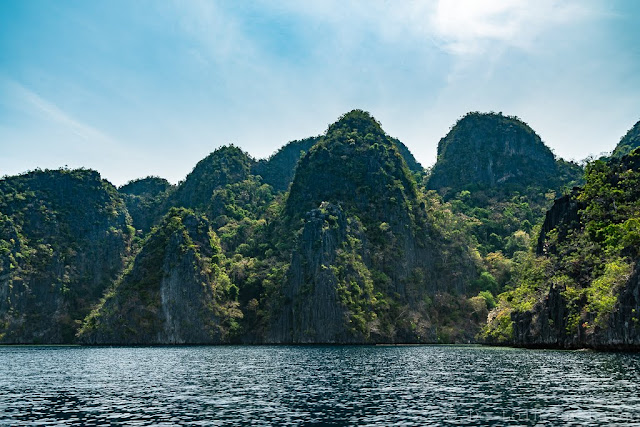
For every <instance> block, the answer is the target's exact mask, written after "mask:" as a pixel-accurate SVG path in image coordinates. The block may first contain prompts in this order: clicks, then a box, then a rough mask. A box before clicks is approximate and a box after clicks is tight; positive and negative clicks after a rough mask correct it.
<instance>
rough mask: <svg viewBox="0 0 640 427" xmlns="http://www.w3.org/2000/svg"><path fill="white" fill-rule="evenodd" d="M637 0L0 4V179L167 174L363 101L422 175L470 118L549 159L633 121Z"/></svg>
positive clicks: (602, 147) (638, 110) (118, 180)
mask: <svg viewBox="0 0 640 427" xmlns="http://www.w3.org/2000/svg"><path fill="white" fill-rule="evenodd" d="M638 22H640V1H633V0H628V1H596V0H592V1H591V0H581V1H571V0H567V1H556V0H537V1H535V2H533V1H527V0H502V1H498V0H495V1H494V0H485V1H477V0H440V1H436V0H434V1H424V2H420V1H409V0H407V1H375V0H367V1H352V2H346V1H344V0H342V1H334V0H322V1H315V2H314V1H304V2H301V1H269V2H267V1H252V2H238V1H231V0H228V1H186V0H185V1H169V0H167V1H155V0H153V1H147V0H136V1H118V0H109V1H107V0H95V1H81V0H77V1H61V0H58V1H53V0H51V1H38V0H16V1H13V0H3V1H1V2H0V175H4V174H8V175H12V174H16V173H20V172H24V171H26V170H30V169H34V168H36V167H42V168H56V167H61V166H65V165H67V166H68V167H82V166H84V167H89V168H93V169H96V170H98V171H100V172H101V174H102V175H103V177H105V178H107V179H109V180H110V181H112V182H113V183H115V184H117V185H121V184H123V183H125V182H127V181H128V180H130V179H133V178H138V177H143V176H147V175H158V176H162V177H165V178H167V179H169V180H170V181H172V182H174V183H175V182H177V181H179V180H181V179H183V178H184V177H185V176H186V174H187V173H188V172H189V171H190V170H191V169H192V168H193V166H194V165H195V164H196V162H197V161H198V160H200V159H201V158H203V157H204V156H206V155H207V154H208V153H209V152H211V151H213V150H214V149H215V148H217V147H219V146H221V145H224V144H228V143H234V144H236V145H238V146H240V147H242V148H243V149H244V150H246V151H248V152H249V153H250V154H251V155H253V156H255V157H258V158H260V157H266V156H268V155H269V154H271V153H272V152H274V151H275V150H277V149H278V148H279V147H280V146H282V145H283V144H285V143H286V142H287V141H290V140H293V139H300V138H304V137H307V136H312V135H317V134H320V133H322V132H323V131H324V130H325V129H326V128H327V126H328V125H329V124H330V123H332V122H333V121H335V120H336V119H337V118H338V117H339V116H340V115H341V114H343V113H345V112H347V111H349V110H351V109H354V108H362V109H365V110H367V111H370V112H371V113H372V114H373V115H374V116H375V117H376V118H377V119H378V120H379V121H381V122H382V125H383V128H384V129H385V130H386V131H387V133H389V134H390V135H392V136H395V137H398V138H399V139H401V140H402V141H403V142H404V143H405V144H406V145H407V146H408V147H409V148H410V149H411V151H412V152H413V153H414V155H415V156H416V157H417V159H418V160H419V161H420V162H421V163H422V164H423V165H424V166H430V165H432V164H433V163H434V162H435V158H436V146H437V143H438V140H439V139H440V138H441V137H443V136H444V135H445V134H446V132H447V131H448V130H449V128H450V127H451V126H452V125H453V124H454V123H455V121H456V120H457V119H458V118H459V117H461V116H462V115H464V114H465V113H466V112H468V111H496V112H497V111H501V112H503V113H504V114H510V115H517V116H519V117H521V118H522V119H523V120H524V121H525V122H527V123H529V125H531V126H532V127H533V128H534V129H535V130H536V132H538V134H539V135H540V136H541V137H542V139H543V140H544V141H545V142H546V144H547V145H549V146H550V147H551V148H552V149H553V150H554V151H555V153H556V154H557V155H559V156H561V157H564V158H566V159H575V160H581V159H583V158H585V157H587V156H588V155H590V154H595V155H597V154H599V153H601V152H604V151H610V150H612V149H613V147H614V146H615V144H616V143H617V142H618V140H619V139H620V137H621V136H622V135H623V134H624V133H625V132H626V130H627V129H629V128H631V126H633V124H634V123H635V122H636V121H638V120H639V119H640V26H638Z"/></svg>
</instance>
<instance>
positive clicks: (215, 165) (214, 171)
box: [169, 145, 254, 210]
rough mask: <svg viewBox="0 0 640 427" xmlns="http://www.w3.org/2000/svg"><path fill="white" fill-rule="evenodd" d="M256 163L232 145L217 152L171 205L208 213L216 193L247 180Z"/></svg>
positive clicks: (199, 167) (175, 195)
mask: <svg viewBox="0 0 640 427" xmlns="http://www.w3.org/2000/svg"><path fill="white" fill-rule="evenodd" d="M253 163H254V160H253V159H252V158H251V156H249V155H248V154H247V153H245V152H244V151H242V150H241V149H240V148H238V147H235V146H233V145H229V146H224V147H221V148H218V149H217V150H215V151H214V152H213V153H211V154H209V155H208V156H207V157H205V158H204V159H202V160H200V161H199V162H198V164H197V165H196V166H195V168H193V171H191V173H189V175H187V178H186V179H185V180H184V181H183V182H181V183H179V184H178V188H176V191H175V192H174V193H173V194H172V195H171V197H170V198H169V204H170V205H171V206H180V207H185V208H190V209H196V210H201V209H205V208H206V207H207V206H208V205H209V203H210V201H211V196H212V195H213V192H214V190H216V189H218V188H221V187H224V186H225V185H227V184H235V183H237V182H240V181H244V180H245V179H247V178H248V177H249V175H250V174H251V167H252V165H253Z"/></svg>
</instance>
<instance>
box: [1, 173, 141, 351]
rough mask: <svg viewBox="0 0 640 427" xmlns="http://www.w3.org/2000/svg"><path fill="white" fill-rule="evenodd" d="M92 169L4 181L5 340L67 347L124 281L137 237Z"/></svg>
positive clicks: (118, 203) (115, 198)
mask: <svg viewBox="0 0 640 427" xmlns="http://www.w3.org/2000/svg"><path fill="white" fill-rule="evenodd" d="M134 231H135V230H134V229H133V227H131V226H130V219H129V215H128V214H127V209H126V207H125V204H124V203H123V201H122V199H121V197H120V195H119V194H118V192H117V191H116V189H115V188H114V187H113V186H112V185H111V184H109V183H108V182H106V181H103V180H102V179H101V178H100V175H99V174H98V173H97V172H95V171H91V170H66V169H65V170H46V171H35V172H30V173H27V174H24V175H19V176H14V177H9V178H4V179H2V180H0V343H42V344H44V343H47V344H52V343H68V342H72V341H73V340H74V335H75V333H76V330H77V327H78V324H79V323H81V321H82V319H83V318H84V317H85V316H86V315H87V314H88V313H89V310H90V309H91V306H92V305H93V304H94V303H95V302H96V301H97V300H98V299H99V298H100V296H101V295H102V293H103V292H104V291H105V289H106V288H108V287H109V286H110V284H111V283H112V282H113V281H114V280H115V279H116V278H117V277H118V275H119V274H120V272H121V271H122V268H123V267H124V263H125V261H126V259H127V257H128V256H129V249H130V243H131V238H132V236H133V233H134Z"/></svg>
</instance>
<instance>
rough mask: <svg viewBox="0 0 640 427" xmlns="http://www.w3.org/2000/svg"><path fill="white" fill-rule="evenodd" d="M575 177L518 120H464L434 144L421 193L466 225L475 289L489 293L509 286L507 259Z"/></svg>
mask: <svg viewBox="0 0 640 427" xmlns="http://www.w3.org/2000/svg"><path fill="white" fill-rule="evenodd" d="M582 174H583V171H582V168H581V167H579V166H578V165H576V164H574V163H569V162H565V161H564V160H562V159H556V158H555V156H554V155H553V153H552V151H551V150H550V149H549V148H548V147H547V146H545V145H544V143H543V142H542V140H541V139H540V137H539V136H538V135H537V134H536V133H535V132H534V131H533V129H531V128H530V127H529V126H528V125H527V124H526V123H524V122H522V121H521V120H520V119H518V118H517V117H511V116H503V115H502V114H495V113H488V114H484V113H469V114H467V115H466V116H464V117H463V118H462V119H460V120H459V121H458V122H457V123H456V124H455V125H454V126H453V127H452V128H451V130H450V132H449V133H448V134H447V135H446V136H445V137H444V138H442V139H441V140H440V143H439V144H438V161H437V163H436V164H435V166H434V167H433V169H432V171H431V173H430V175H429V176H428V178H427V183H426V186H427V188H429V189H434V190H437V191H438V192H439V194H441V195H442V196H443V198H444V199H445V200H447V201H448V203H449V205H450V207H451V209H452V210H453V212H455V213H457V214H460V215H462V216H463V217H465V218H467V220H468V227H469V229H468V230H469V232H470V233H471V234H472V235H473V236H474V237H475V239H476V241H477V242H478V250H479V252H480V254H481V255H482V256H483V258H484V261H485V267H486V270H487V271H486V272H485V273H484V274H483V276H482V277H481V280H480V282H478V286H479V290H491V291H492V292H494V294H495V293H496V292H499V291H500V290H501V289H503V288H504V286H506V285H507V284H508V283H510V282H511V281H512V280H513V277H512V273H513V269H514V268H515V264H514V258H518V257H519V256H520V255H521V254H522V253H523V252H526V251H527V250H528V249H529V246H530V242H531V240H532V236H533V235H535V233H536V226H537V225H538V224H540V223H541V222H542V220H543V219H544V215H545V212H546V211H547V209H548V208H549V207H550V206H551V204H552V203H553V201H554V199H555V198H556V197H558V196H560V195H562V194H563V193H564V192H567V191H569V189H570V188H571V187H573V186H574V185H576V184H578V183H580V182H581V180H582ZM516 261H517V260H516ZM482 282H484V283H482Z"/></svg>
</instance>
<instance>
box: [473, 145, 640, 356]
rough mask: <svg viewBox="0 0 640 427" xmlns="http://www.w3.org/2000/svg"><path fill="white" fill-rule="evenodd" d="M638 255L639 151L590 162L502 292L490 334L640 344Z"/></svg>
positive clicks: (543, 341) (570, 343) (552, 341)
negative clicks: (513, 281)
mask: <svg viewBox="0 0 640 427" xmlns="http://www.w3.org/2000/svg"><path fill="white" fill-rule="evenodd" d="M639 256H640V150H635V151H633V152H631V153H630V154H629V155H627V156H625V157H623V158H622V159H620V160H610V161H608V162H607V161H603V160H596V161H594V162H592V163H591V164H589V165H588V166H587V168H586V183H585V185H584V186H583V187H582V188H580V189H577V190H576V191H574V192H573V193H572V194H570V195H567V196H565V197H563V198H561V199H559V200H558V201H556V203H555V205H554V207H553V208H552V209H551V210H550V211H549V213H548V214H547V218H546V220H545V223H544V225H543V227H542V231H541V233H540V237H539V241H538V245H537V251H536V253H533V252H531V253H529V254H527V255H526V259H525V260H524V261H523V262H522V263H521V267H520V270H519V271H518V273H517V277H516V284H517V286H516V287H514V288H513V289H511V290H509V291H507V292H505V293H504V294H502V295H501V296H500V304H499V307H498V309H496V311H495V312H494V313H492V316H491V317H490V322H489V325H488V327H487V329H486V331H485V336H486V337H487V339H488V340H490V341H497V342H506V343H515V344H518V345H541V346H558V347H580V346H594V347H616V346H617V345H621V346H624V345H636V346H637V345H638V344H640V340H639V335H638V332H640V329H637V328H638V325H637V323H638V320H637V319H639V318H640V316H638V312H640V305H639V304H640V301H638V298H637V295H636V296H634V294H637V289H635V287H634V286H637V285H634V283H635V282H633V280H631V279H632V278H633V277H634V274H635V275H637V272H636V273H634V270H635V269H636V266H637V261H638V259H639ZM633 289H635V290H633ZM621 318H628V319H629V320H631V321H630V322H628V321H627V322H624V323H623V322H620V319H621ZM634 319H636V320H634Z"/></svg>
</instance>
